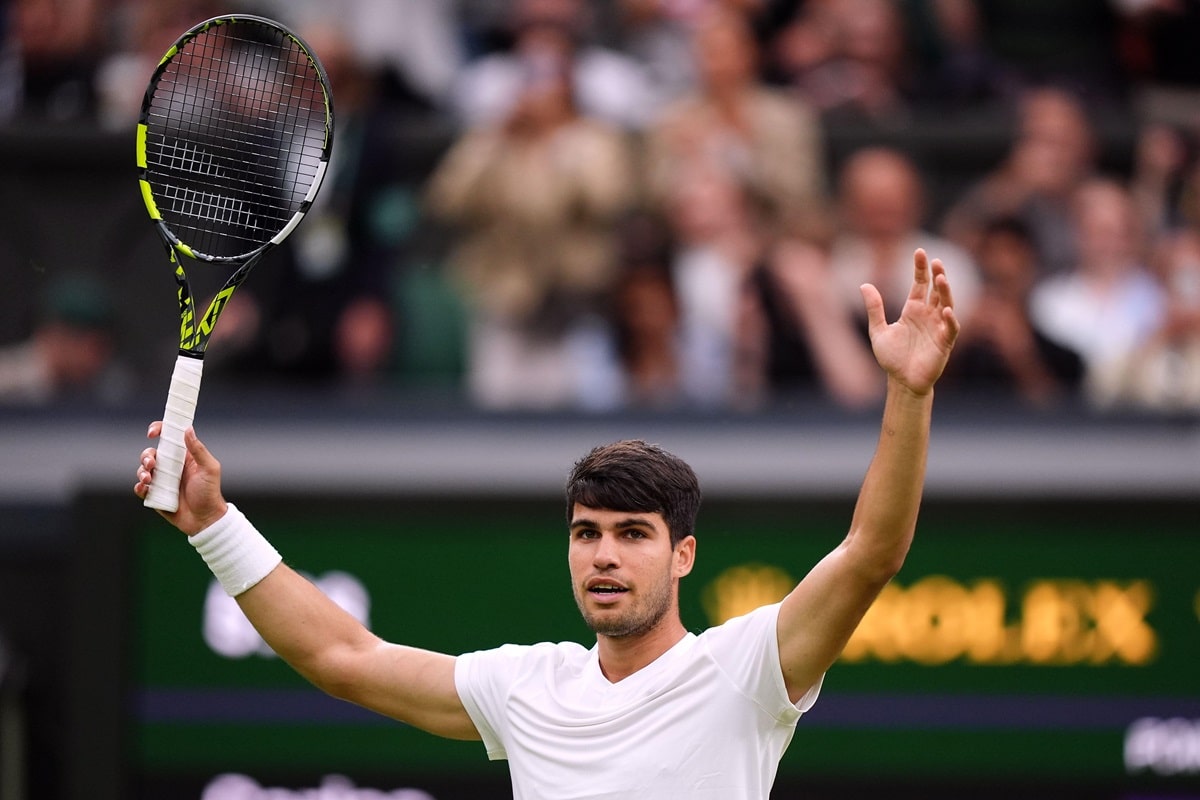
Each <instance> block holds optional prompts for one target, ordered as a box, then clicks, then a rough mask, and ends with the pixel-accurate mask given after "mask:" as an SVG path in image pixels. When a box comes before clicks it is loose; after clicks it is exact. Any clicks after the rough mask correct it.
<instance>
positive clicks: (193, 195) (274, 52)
mask: <svg viewBox="0 0 1200 800" xmlns="http://www.w3.org/2000/svg"><path fill="white" fill-rule="evenodd" d="M152 90H153V93H152V94H151V95H149V96H148V100H147V108H146V125H147V136H146V141H147V152H146V163H147V172H148V180H149V182H150V185H151V187H152V190H153V191H154V194H155V198H156V200H157V201H158V202H159V204H160V209H159V210H160V212H161V213H162V215H163V219H164V222H166V223H167V224H168V226H169V227H171V229H172V230H173V231H174V232H175V234H176V235H177V236H178V237H179V238H180V240H181V241H184V242H187V243H188V244H189V246H191V247H193V249H195V250H197V251H199V252H203V253H206V254H208V255H212V256H216V257H233V256H237V255H240V254H243V253H247V252H250V251H252V250H254V249H257V248H258V247H260V246H262V245H263V244H265V243H266V242H268V241H270V240H271V238H272V237H273V236H274V235H275V234H276V233H278V232H279V231H280V230H281V229H283V228H284V227H285V226H286V225H287V224H288V223H289V222H290V221H291V220H292V219H293V217H294V216H295V215H296V214H297V213H298V212H300V211H301V210H302V209H303V207H304V204H305V202H306V200H307V196H308V192H309V189H310V187H311V186H312V184H313V182H314V181H315V180H316V178H317V176H318V175H319V174H320V169H321V162H322V161H323V159H324V157H325V155H326V153H325V147H326V137H327V108H326V104H327V98H326V93H325V88H324V84H323V82H322V80H321V77H320V74H319V73H318V71H317V69H316V68H315V67H314V66H313V65H312V63H311V60H310V58H309V56H308V54H307V53H306V52H305V51H304V49H303V48H302V47H301V46H300V45H299V44H298V43H296V42H295V40H293V39H292V38H291V37H289V36H287V35H286V34H284V33H283V32H281V31H279V30H276V29H274V28H270V27H268V26H265V25H260V24H256V23H253V22H227V23H225V24H222V25H218V26H213V27H210V28H208V29H206V30H205V31H203V32H202V33H200V34H198V35H196V36H195V37H193V38H191V39H189V40H187V41H185V42H184V43H183V44H182V45H181V46H180V48H179V51H178V52H177V53H176V54H175V55H174V57H173V58H171V59H170V60H169V62H168V63H167V64H166V65H165V68H164V69H163V70H162V71H161V74H160V75H159V76H158V79H157V81H156V84H155V85H154V86H153V87H152Z"/></svg>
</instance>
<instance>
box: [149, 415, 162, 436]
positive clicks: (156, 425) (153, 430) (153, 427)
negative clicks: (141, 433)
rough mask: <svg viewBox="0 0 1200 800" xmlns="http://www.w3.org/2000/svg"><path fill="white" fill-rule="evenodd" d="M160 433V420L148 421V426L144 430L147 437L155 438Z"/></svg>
mask: <svg viewBox="0 0 1200 800" xmlns="http://www.w3.org/2000/svg"><path fill="white" fill-rule="evenodd" d="M161 435H162V420H156V421H155V422H151V423H150V427H149V428H148V429H147V430H146V438H147V439H157V438H158V437H159V436H161Z"/></svg>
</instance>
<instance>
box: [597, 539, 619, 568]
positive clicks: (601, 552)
mask: <svg viewBox="0 0 1200 800" xmlns="http://www.w3.org/2000/svg"><path fill="white" fill-rule="evenodd" d="M620 563H621V559H620V554H619V551H618V546H617V541H616V539H615V538H614V537H612V536H601V537H600V539H599V541H597V542H596V549H595V550H594V551H593V552H592V566H594V567H595V568H596V569H613V568H614V567H617V566H619V565H620Z"/></svg>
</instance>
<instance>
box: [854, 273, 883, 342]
mask: <svg viewBox="0 0 1200 800" xmlns="http://www.w3.org/2000/svg"><path fill="white" fill-rule="evenodd" d="M858 290H859V292H861V293H862V298H863V305H864V306H866V309H867V330H868V331H869V332H870V334H871V338H875V334H877V333H879V332H880V331H881V330H882V329H883V328H886V327H887V313H886V312H885V311H884V309H883V296H882V295H880V294H879V290H878V289H876V288H875V286H874V285H873V284H870V283H864V284H863V285H862V286H860V287H858Z"/></svg>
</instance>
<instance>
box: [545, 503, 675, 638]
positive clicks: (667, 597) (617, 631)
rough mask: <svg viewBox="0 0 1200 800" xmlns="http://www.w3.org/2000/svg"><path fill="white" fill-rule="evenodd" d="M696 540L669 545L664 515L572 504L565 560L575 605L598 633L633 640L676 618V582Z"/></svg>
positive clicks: (669, 537) (669, 538)
mask: <svg viewBox="0 0 1200 800" xmlns="http://www.w3.org/2000/svg"><path fill="white" fill-rule="evenodd" d="M695 546H696V540H695V538H694V537H691V536H688V537H686V538H685V539H683V540H682V541H680V542H679V544H678V545H677V546H675V547H674V548H672V547H671V535H670V531H669V530H668V528H667V523H666V521H665V520H664V519H663V517H662V514H659V513H657V512H654V513H644V512H636V511H610V510H607V509H598V508H589V507H587V506H583V505H580V504H578V503H576V504H575V508H574V511H573V513H572V515H571V544H570V548H569V551H568V561H569V563H570V567H571V585H572V587H573V590H574V593H575V602H576V604H577V605H578V606H579V611H580V613H582V614H583V619H584V621H585V622H586V623H587V624H588V627H590V628H591V629H592V631H594V632H595V633H596V634H597V635H601V636H610V637H624V636H636V635H639V634H643V633H646V632H648V631H650V630H653V629H654V628H655V627H656V626H657V625H658V624H659V623H660V622H662V621H663V620H664V619H667V618H668V615H672V614H673V615H678V613H679V612H678V594H677V592H678V585H679V584H678V581H679V579H680V578H681V577H683V576H684V575H686V574H688V573H689V572H691V569H692V561H693V558H694V555H695Z"/></svg>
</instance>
